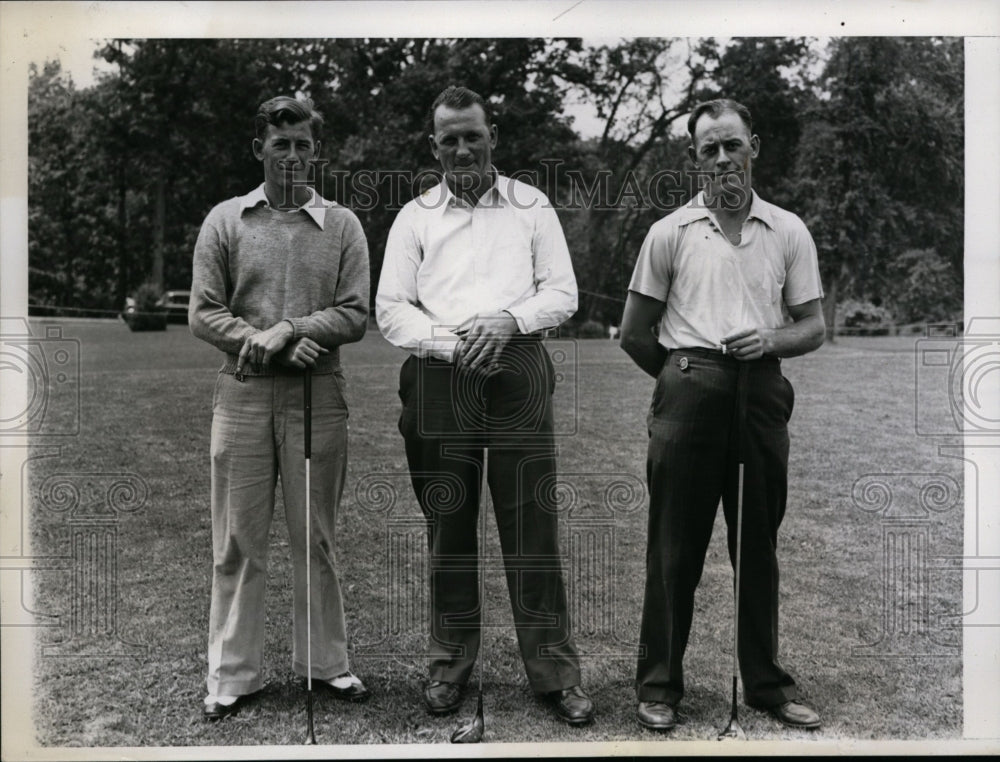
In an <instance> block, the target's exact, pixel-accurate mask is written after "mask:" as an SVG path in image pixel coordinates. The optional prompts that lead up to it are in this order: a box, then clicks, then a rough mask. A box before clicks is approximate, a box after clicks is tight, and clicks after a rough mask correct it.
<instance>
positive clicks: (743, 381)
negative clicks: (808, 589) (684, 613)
mask: <svg viewBox="0 0 1000 762" xmlns="http://www.w3.org/2000/svg"><path fill="white" fill-rule="evenodd" d="M749 370H750V366H749V365H747V364H746V363H745V362H744V363H740V367H739V375H738V377H737V381H736V437H737V439H736V443H737V444H736V446H737V452H738V453H739V474H738V478H737V484H736V569H735V575H734V576H735V578H736V579H735V592H734V593H733V704H732V709H731V711H730V715H729V724H728V725H726V727H725V729H724V730H722V731H721V732H720V733H719V740H720V741H722V740H724V739H730V738H735V739H738V740H741V741H745V740H746V738H747V734H746V732H745V731H744V730H743V727H742V726H741V725H740V720H739V716H738V709H737V703H736V682H737V680H738V679H739V654H738V651H737V649H738V648H739V644H740V635H739V633H740V560H741V558H740V556H741V550H742V547H743V461H744V442H743V440H744V437H743V427H744V418H745V417H746V386H747V374H748V373H749Z"/></svg>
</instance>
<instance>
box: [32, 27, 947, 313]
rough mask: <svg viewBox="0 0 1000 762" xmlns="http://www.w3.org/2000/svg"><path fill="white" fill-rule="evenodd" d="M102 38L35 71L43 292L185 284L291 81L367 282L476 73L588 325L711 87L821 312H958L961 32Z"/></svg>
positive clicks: (56, 302) (648, 217) (97, 305)
mask: <svg viewBox="0 0 1000 762" xmlns="http://www.w3.org/2000/svg"><path fill="white" fill-rule="evenodd" d="M95 54H96V55H100V56H103V57H104V58H105V59H107V60H108V61H110V62H112V63H113V64H116V66H115V67H114V69H113V71H112V73H110V74H104V75H101V77H100V78H99V79H98V81H97V83H96V84H94V85H93V86H91V87H87V88H83V89H78V88H76V87H75V86H74V84H73V82H72V80H71V79H70V78H69V76H68V75H67V74H66V73H65V72H63V71H62V70H61V69H60V66H59V64H58V63H56V62H50V63H47V64H45V65H44V66H43V67H42V68H41V69H33V70H32V72H31V77H30V85H29V124H28V126H29V154H30V156H29V297H30V302H31V304H32V305H37V306H38V307H42V306H48V307H50V308H51V307H56V306H58V307H65V308H78V309H79V308H87V309H107V310H117V309H120V308H121V305H122V303H123V301H124V297H125V296H126V295H127V294H130V293H132V292H133V291H134V290H135V289H136V288H137V287H138V286H139V285H140V284H142V283H144V282H152V283H155V284H157V285H159V286H162V287H164V288H186V287H187V286H188V285H189V283H190V277H191V254H192V249H193V246H194V241H195V237H196V236H197V233H198V229H199V227H200V225H201V221H202V219H203V218H204V217H205V215H206V214H207V212H208V210H209V209H211V207H212V206H213V205H214V204H216V203H218V202H219V201H221V200H223V199H225V198H228V197H230V196H234V195H238V194H243V193H246V192H247V191H248V190H250V189H251V188H253V187H254V186H255V185H257V184H258V183H259V182H260V181H261V178H262V172H261V169H260V165H259V164H258V163H257V162H256V161H255V160H254V157H253V155H252V153H251V150H250V144H251V139H252V137H253V115H254V113H255V111H256V107H257V105H258V104H259V103H260V102H261V101H263V100H264V99H266V98H268V97H271V96H273V95H276V94H282V93H287V94H303V95H307V96H309V97H311V98H312V99H313V101H314V102H315V104H316V107H317V108H318V110H319V111H320V112H321V113H322V114H323V115H324V117H325V119H326V125H325V130H324V134H323V149H322V161H321V162H320V163H319V164H318V167H317V185H318V186H319V188H320V190H321V192H322V193H323V194H324V195H325V196H327V197H328V198H333V199H335V200H337V201H339V202H341V203H344V204H346V205H348V206H351V207H352V208H353V209H354V210H355V211H356V212H357V214H358V215H359V217H360V218H361V221H362V224H363V225H364V228H365V231H366V233H367V235H368V240H369V244H370V248H371V254H372V257H371V261H372V278H373V283H374V282H376V280H377V278H378V274H379V272H380V269H381V264H382V256H383V247H384V245H385V239H386V235H387V233H388V229H389V226H390V225H391V223H392V220H393V217H394V215H395V212H396V210H398V208H399V206H400V205H401V204H402V203H405V202H406V201H407V200H408V199H409V198H410V197H411V196H412V194H413V193H414V192H417V191H419V188H420V187H421V184H422V183H423V184H424V185H426V183H427V182H433V179H434V175H433V172H434V170H435V169H436V163H435V161H434V159H433V157H432V156H431V153H430V150H429V147H428V140H427V134H428V129H429V128H428V109H429V106H430V103H431V101H432V100H433V99H434V97H435V95H437V93H438V92H439V91H440V90H442V89H443V88H444V87H445V86H447V85H449V84H464V85H466V86H468V87H471V88H473V89H474V90H477V91H479V92H480V93H482V94H483V95H484V96H485V97H486V98H487V99H488V100H489V102H490V104H491V106H492V109H493V112H494V118H495V122H496V124H497V125H498V128H499V134H500V140H499V146H498V148H497V150H496V152H495V154H494V161H495V164H496V165H497V166H498V167H499V168H500V170H501V171H502V172H504V173H505V174H508V175H513V174H515V173H517V175H518V176H520V177H521V178H522V179H525V180H527V181H529V182H534V183H535V184H538V185H539V186H540V187H542V188H543V189H544V190H546V192H548V193H549V195H550V196H551V198H552V201H553V204H554V205H555V206H556V208H557V210H558V212H559V215H560V218H561V219H562V222H563V226H564V229H565V231H566V235H567V238H568V240H569V244H570V250H571V252H572V254H573V261H574V266H575V268H576V273H577V278H578V280H579V284H580V288H581V300H580V310H579V312H578V314H577V316H576V318H575V321H576V323H577V324H582V323H583V322H586V321H596V322H598V323H605V324H616V323H617V322H618V320H619V318H620V315H621V305H622V301H623V300H624V297H625V293H626V290H627V287H628V281H629V276H630V275H631V272H632V266H633V264H634V262H635V258H636V254H637V253H638V250H639V246H640V244H641V243H642V239H643V237H644V236H645V234H646V231H647V230H648V228H649V226H650V225H651V224H652V223H653V222H654V221H655V220H657V219H659V218H660V217H662V216H663V215H665V214H666V213H668V212H669V211H671V210H672V209H673V208H676V207H677V206H679V205H680V204H682V203H684V201H686V200H687V198H689V197H690V194H691V193H692V192H693V191H694V190H695V189H696V188H697V181H698V178H697V177H696V176H694V175H693V173H692V167H691V165H690V164H689V162H688V161H687V158H686V147H687V142H688V141H687V137H686V134H685V123H686V118H687V115H688V113H689V112H690V110H691V107H692V105H693V104H695V103H696V102H698V101H700V100H703V99H706V98H711V97H718V96H726V97H732V98H735V99H737V100H740V101H742V102H743V103H745V104H746V105H747V106H748V107H749V108H750V110H751V111H752V112H753V115H754V132H756V133H757V134H759V135H760V137H761V142H762V146H761V154H760V158H759V160H758V161H757V163H756V165H755V168H754V183H755V187H756V188H757V190H758V191H759V192H760V193H761V195H762V196H764V197H765V198H767V199H768V200H770V201H773V202H775V203H777V204H779V205H781V206H783V207H785V208H788V209H790V210H792V211H794V212H795V213H797V214H798V215H799V216H801V217H802V218H803V219H804V220H805V221H806V224H807V225H808V226H809V229H810V230H811V232H812V234H813V237H814V238H815V240H816V244H817V247H818V249H819V256H820V265H821V269H822V274H823V280H824V286H825V289H826V292H827V300H826V306H827V309H828V322H831V318H832V317H833V309H834V307H835V305H836V303H837V302H843V301H845V300H851V302H852V303H854V304H857V303H861V304H863V305H866V306H865V309H866V310H869V311H870V312H872V314H875V315H877V316H878V318H879V319H881V320H883V321H886V322H894V323H907V322H917V321H925V320H926V321H945V320H951V319H956V318H960V316H961V306H962V253H963V252H962V241H963V213H964V212H963V209H964V198H963V187H964V184H963V167H964V157H963V142H964V129H965V128H964V114H963V102H964V61H963V43H962V40H961V39H958V38H914V37H907V38H875V37H866V38H839V39H835V40H832V41H828V42H820V41H818V40H813V39H808V38H742V39H735V40H731V41H729V42H728V43H726V44H721V43H719V42H718V41H716V40H714V39H703V40H688V39H662V38H640V39H626V40H622V41H621V42H620V43H618V44H615V45H602V46H597V47H594V46H587V45H584V44H583V43H582V41H581V40H579V39H461V40H447V39H365V40H345V39H335V40H273V39H266V40H265V39H262V40H229V39H227V40H173V39H171V40H160V39H152V40H108V41H106V42H105V43H104V44H103V45H102V46H101V47H100V49H99V50H97V51H96V52H95ZM577 103H585V104H589V106H590V108H591V109H592V110H593V112H595V113H596V114H597V117H598V119H599V122H600V124H599V130H598V131H597V134H596V135H588V136H587V137H581V136H580V134H579V133H578V132H577V131H576V129H575V128H574V124H573V120H572V118H571V117H570V116H568V115H567V108H566V107H567V106H568V105H570V104H577ZM591 132H594V131H593V130H591ZM373 292H374V289H373Z"/></svg>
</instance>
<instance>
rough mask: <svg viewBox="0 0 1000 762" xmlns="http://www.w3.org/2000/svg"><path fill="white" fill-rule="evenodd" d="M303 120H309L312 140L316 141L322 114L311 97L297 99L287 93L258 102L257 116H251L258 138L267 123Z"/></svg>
mask: <svg viewBox="0 0 1000 762" xmlns="http://www.w3.org/2000/svg"><path fill="white" fill-rule="evenodd" d="M305 121H308V122H309V130H310V131H311V132H312V137H313V140H317V141H318V140H319V139H320V136H321V135H322V133H323V115H322V114H320V113H319V112H318V111H317V110H316V109H315V107H314V106H313V102H312V99H311V98H303V99H302V100H299V99H298V98H292V97H291V96H289V95H279V96H277V97H276V98H271V99H270V100H266V101H264V102H263V103H261V104H260V107H259V108H258V109H257V116H255V117H254V118H253V126H254V134H255V135H256V136H257V139H258V140H263V139H264V136H265V135H266V134H267V126H268V125H269V124H273V125H274V126H275V127H279V126H281V125H283V124H300V123H301V122H305Z"/></svg>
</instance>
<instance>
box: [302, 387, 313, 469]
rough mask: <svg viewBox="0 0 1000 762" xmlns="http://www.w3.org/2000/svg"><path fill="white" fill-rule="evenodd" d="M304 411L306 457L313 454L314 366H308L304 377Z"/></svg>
mask: <svg viewBox="0 0 1000 762" xmlns="http://www.w3.org/2000/svg"><path fill="white" fill-rule="evenodd" d="M302 391H303V394H302V412H303V415H304V418H305V427H304V429H305V450H306V457H307V458H309V457H311V456H312V368H306V373H305V375H304V376H303V377H302Z"/></svg>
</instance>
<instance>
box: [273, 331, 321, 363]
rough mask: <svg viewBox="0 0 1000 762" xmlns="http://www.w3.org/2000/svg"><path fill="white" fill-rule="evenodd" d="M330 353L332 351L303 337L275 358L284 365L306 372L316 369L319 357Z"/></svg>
mask: <svg viewBox="0 0 1000 762" xmlns="http://www.w3.org/2000/svg"><path fill="white" fill-rule="evenodd" d="M329 353H330V350H329V349H327V348H326V347H321V346H320V345H319V344H317V343H316V342H315V341H313V340H312V339H310V338H309V337H308V336H303V337H302V338H301V339H297V340H295V341H293V342H292V343H291V344H288V345H287V346H286V347H285V348H284V349H282V350H281V351H280V352H278V353H277V354H276V355H275V356H274V359H275V360H277V361H278V362H280V363H281V364H282V365H289V366H291V367H293V368H299V369H300V370H304V369H305V368H314V367H316V360H318V359H319V356H320V355H326V354H329Z"/></svg>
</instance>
